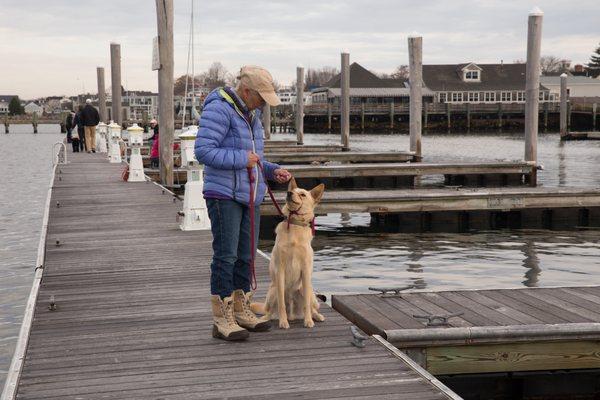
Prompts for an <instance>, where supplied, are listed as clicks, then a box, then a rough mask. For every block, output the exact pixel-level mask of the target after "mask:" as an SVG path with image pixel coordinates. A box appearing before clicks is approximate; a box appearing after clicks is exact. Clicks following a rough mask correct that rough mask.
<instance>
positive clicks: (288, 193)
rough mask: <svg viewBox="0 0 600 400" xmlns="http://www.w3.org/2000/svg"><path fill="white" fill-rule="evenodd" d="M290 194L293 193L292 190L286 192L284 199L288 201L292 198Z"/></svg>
mask: <svg viewBox="0 0 600 400" xmlns="http://www.w3.org/2000/svg"><path fill="white" fill-rule="evenodd" d="M292 194H293V192H287V196H286V198H285V199H286V200H287V201H290V200H291V199H292Z"/></svg>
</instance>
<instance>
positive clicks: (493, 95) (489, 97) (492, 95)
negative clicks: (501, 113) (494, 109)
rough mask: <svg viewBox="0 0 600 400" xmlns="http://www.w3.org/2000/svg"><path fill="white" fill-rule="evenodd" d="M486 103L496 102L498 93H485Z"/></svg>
mask: <svg viewBox="0 0 600 400" xmlns="http://www.w3.org/2000/svg"><path fill="white" fill-rule="evenodd" d="M484 101H486V102H492V101H496V92H485V97H484Z"/></svg>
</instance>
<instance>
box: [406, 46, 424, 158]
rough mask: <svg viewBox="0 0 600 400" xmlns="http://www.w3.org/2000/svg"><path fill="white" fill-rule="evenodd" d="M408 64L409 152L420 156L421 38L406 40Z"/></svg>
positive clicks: (421, 105)
mask: <svg viewBox="0 0 600 400" xmlns="http://www.w3.org/2000/svg"><path fill="white" fill-rule="evenodd" d="M408 63H409V67H408V68H409V72H410V75H409V78H408V82H409V85H410V111H409V112H410V117H409V118H410V151H413V152H415V154H416V155H417V156H418V157H420V156H421V130H422V108H423V90H422V86H423V38H422V37H421V36H410V37H409V38H408Z"/></svg>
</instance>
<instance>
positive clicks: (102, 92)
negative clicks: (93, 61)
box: [96, 67, 108, 123]
mask: <svg viewBox="0 0 600 400" xmlns="http://www.w3.org/2000/svg"><path fill="white" fill-rule="evenodd" d="M96 75H97V77H98V109H99V111H98V113H99V114H100V122H104V123H107V122H108V112H107V110H106V86H105V84H104V67H97V68H96Z"/></svg>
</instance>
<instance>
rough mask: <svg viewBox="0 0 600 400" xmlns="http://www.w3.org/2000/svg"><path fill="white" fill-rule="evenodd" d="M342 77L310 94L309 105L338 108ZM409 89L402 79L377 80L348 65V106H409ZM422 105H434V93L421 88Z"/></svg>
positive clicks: (358, 65)
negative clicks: (400, 104) (335, 106)
mask: <svg viewBox="0 0 600 400" xmlns="http://www.w3.org/2000/svg"><path fill="white" fill-rule="evenodd" d="M340 81H341V74H338V75H336V76H334V77H333V78H331V79H330V80H329V81H328V82H327V83H326V84H325V85H323V87H320V88H316V89H313V90H312V92H311V98H312V104H326V103H330V104H339V103H340V96H341V87H340ZM409 98H410V89H409V88H408V81H407V80H405V79H387V78H380V77H378V76H377V75H375V74H374V73H372V72H371V71H369V70H367V69H366V68H364V67H363V66H361V65H360V64H358V63H352V64H351V65H350V104H361V103H365V104H389V103H392V102H393V103H395V104H398V103H408V101H409ZM423 101H424V102H425V103H430V102H432V101H433V92H432V91H431V90H429V89H428V88H423Z"/></svg>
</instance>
